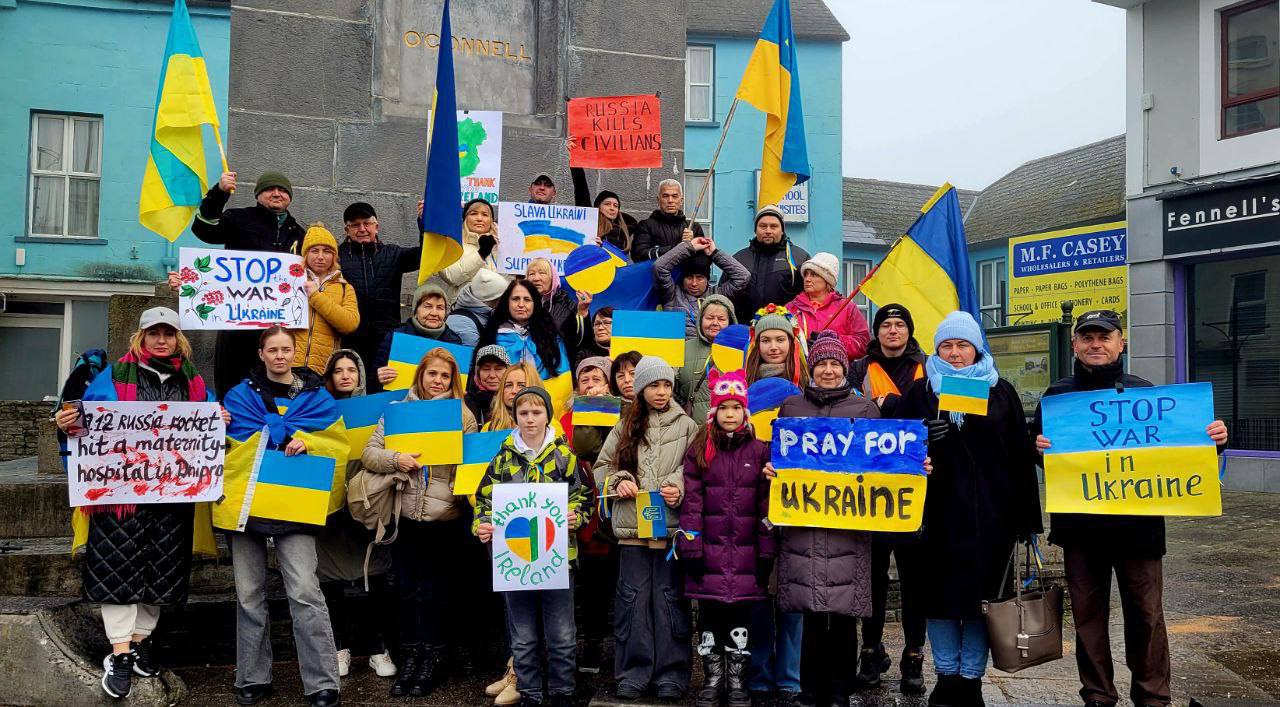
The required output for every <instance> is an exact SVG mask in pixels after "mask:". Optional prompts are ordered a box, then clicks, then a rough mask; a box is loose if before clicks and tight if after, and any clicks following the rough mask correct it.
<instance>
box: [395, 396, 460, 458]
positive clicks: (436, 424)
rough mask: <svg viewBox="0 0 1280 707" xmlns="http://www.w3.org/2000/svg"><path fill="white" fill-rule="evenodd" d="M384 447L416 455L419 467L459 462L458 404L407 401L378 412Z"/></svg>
mask: <svg viewBox="0 0 1280 707" xmlns="http://www.w3.org/2000/svg"><path fill="white" fill-rule="evenodd" d="M382 431H383V435H384V436H383V439H384V440H385V444H386V448H387V449H392V450H395V451H397V452H404V453H413V452H416V453H417V454H418V463H419V464H421V465H422V466H429V465H432V464H461V463H462V401H461V400H458V399H457V398H449V399H445V400H409V401H406V402H403V403H396V404H395V405H391V406H388V407H387V409H386V411H385V412H383V413H382Z"/></svg>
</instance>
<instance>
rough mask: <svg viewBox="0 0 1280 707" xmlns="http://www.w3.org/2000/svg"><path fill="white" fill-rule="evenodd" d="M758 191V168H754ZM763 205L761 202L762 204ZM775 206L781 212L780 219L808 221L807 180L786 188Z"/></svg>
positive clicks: (797, 221)
mask: <svg viewBox="0 0 1280 707" xmlns="http://www.w3.org/2000/svg"><path fill="white" fill-rule="evenodd" d="M755 193H757V194H759V193H760V170H758V169H757V170H756V192H755ZM762 206H763V204H762ZM776 206H777V207H778V210H779V211H781V212H782V220H783V221H786V222H787V223H809V182H807V181H806V182H800V183H799V184H797V185H795V186H793V187H791V188H790V189H788V190H787V194H786V196H784V197H782V201H779V202H778V203H777V204H776Z"/></svg>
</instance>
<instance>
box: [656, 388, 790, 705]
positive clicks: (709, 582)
mask: <svg viewBox="0 0 1280 707" xmlns="http://www.w3.org/2000/svg"><path fill="white" fill-rule="evenodd" d="M709 379H710V386H709V388H710V392H711V410H710V412H709V413H708V415H707V424H706V425H705V426H704V427H703V428H702V429H701V430H700V431H699V432H698V435H697V436H696V437H694V439H693V443H692V444H691V445H689V451H688V453H687V454H685V457H684V488H685V500H684V505H683V506H681V510H680V528H681V529H682V530H685V531H688V532H686V533H682V534H680V535H679V537H678V542H679V543H680V545H679V552H680V557H681V560H683V562H684V567H685V582H684V587H685V595H686V596H688V597H689V598H691V599H697V600H698V607H699V624H701V625H700V626H699V630H700V632H701V634H702V636H701V639H700V641H699V643H698V654H699V655H700V656H702V673H703V685H702V690H700V691H699V692H698V694H697V697H696V701H695V704H697V705H698V707H717V706H718V705H720V704H721V703H722V702H724V701H725V699H726V697H727V701H728V704H729V707H749V705H750V704H751V698H750V695H749V694H748V692H747V688H746V683H745V677H746V675H745V674H746V671H747V662H748V657H749V655H750V653H748V651H747V627H748V626H750V625H751V605H752V603H753V602H758V601H761V600H764V599H766V598H768V584H769V575H770V574H771V573H772V571H773V558H774V556H775V555H776V553H777V547H776V544H775V541H774V538H773V534H772V532H771V531H770V530H769V529H768V528H767V527H766V526H765V524H764V522H763V521H764V519H765V517H766V515H767V514H768V510H769V480H768V478H766V477H765V476H764V475H763V474H762V473H761V471H762V469H763V468H764V465H765V464H766V463H767V462H768V461H769V446H768V445H767V444H765V443H764V442H761V441H760V440H758V439H756V437H755V431H754V430H752V428H751V425H750V424H749V423H748V422H747V378H746V374H745V373H743V372H742V371H733V372H731V373H725V374H723V375H719V374H718V373H717V372H716V371H714V370H713V371H712V372H711V374H710V376H709ZM695 533H696V535H695Z"/></svg>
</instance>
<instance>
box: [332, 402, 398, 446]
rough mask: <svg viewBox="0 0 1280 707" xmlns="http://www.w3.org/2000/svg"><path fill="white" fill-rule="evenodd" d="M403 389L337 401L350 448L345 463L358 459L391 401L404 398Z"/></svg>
mask: <svg viewBox="0 0 1280 707" xmlns="http://www.w3.org/2000/svg"><path fill="white" fill-rule="evenodd" d="M404 394H405V391H403V390H388V391H385V392H382V393H374V394H373V395H362V396H360V397H358V398H346V399H345V400H339V401H338V411H339V412H341V413H342V424H343V425H345V426H346V428H347V442H348V443H349V444H350V445H351V450H350V451H349V452H348V454H347V463H351V462H353V461H359V460H360V455H362V454H364V448H365V447H366V446H367V445H368V444H369V438H370V437H372V436H373V431H374V430H375V429H377V428H378V420H380V419H382V413H383V411H384V410H386V409H387V406H388V405H390V404H391V403H398V402H400V401H401V400H404Z"/></svg>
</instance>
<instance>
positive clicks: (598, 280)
mask: <svg viewBox="0 0 1280 707" xmlns="http://www.w3.org/2000/svg"><path fill="white" fill-rule="evenodd" d="M617 272H618V265H617V264H616V263H615V262H614V259H613V256H612V255H611V254H610V253H609V251H607V250H605V249H604V248H601V247H600V246H598V245H584V246H581V247H578V248H575V249H574V250H573V252H572V253H569V256H568V257H567V258H565V259H564V279H565V282H567V283H569V287H572V288H573V289H575V290H578V291H580V292H589V293H591V294H593V295H594V294H599V293H601V292H604V291H605V290H607V289H609V285H612V284H613V278H614V276H615V275H616V274H617Z"/></svg>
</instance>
